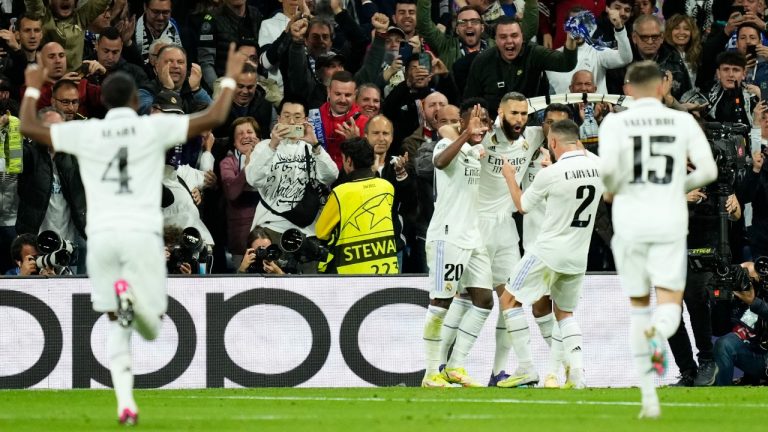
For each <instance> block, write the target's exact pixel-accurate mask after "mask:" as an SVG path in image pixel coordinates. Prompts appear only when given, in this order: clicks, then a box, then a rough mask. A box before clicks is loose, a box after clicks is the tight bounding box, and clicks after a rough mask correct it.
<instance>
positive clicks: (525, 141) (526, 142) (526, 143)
mask: <svg viewBox="0 0 768 432" xmlns="http://www.w3.org/2000/svg"><path fill="white" fill-rule="evenodd" d="M528 147H530V144H528V141H527V140H523V148H524V149H525V150H528Z"/></svg>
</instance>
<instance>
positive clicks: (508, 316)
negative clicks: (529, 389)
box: [504, 307, 533, 369]
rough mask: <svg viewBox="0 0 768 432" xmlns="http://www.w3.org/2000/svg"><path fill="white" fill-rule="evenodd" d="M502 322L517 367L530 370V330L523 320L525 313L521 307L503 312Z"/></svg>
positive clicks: (526, 322) (531, 365)
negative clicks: (507, 334) (515, 357)
mask: <svg viewBox="0 0 768 432" xmlns="http://www.w3.org/2000/svg"><path fill="white" fill-rule="evenodd" d="M504 322H505V324H506V327H507V332H508V333H509V336H510V337H511V338H512V348H513V349H514V350H515V355H516V356H517V363H518V367H519V368H524V369H532V368H533V361H532V360H531V330H530V329H529V328H528V320H526V319H525V311H524V310H523V308H522V307H516V308H511V309H507V310H505V311H504Z"/></svg>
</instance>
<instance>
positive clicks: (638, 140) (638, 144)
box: [630, 135, 675, 184]
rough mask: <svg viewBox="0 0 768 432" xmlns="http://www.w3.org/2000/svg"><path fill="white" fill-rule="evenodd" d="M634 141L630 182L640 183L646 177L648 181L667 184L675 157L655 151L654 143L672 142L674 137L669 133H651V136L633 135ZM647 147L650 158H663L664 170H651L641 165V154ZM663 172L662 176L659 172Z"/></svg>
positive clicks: (643, 181)
mask: <svg viewBox="0 0 768 432" xmlns="http://www.w3.org/2000/svg"><path fill="white" fill-rule="evenodd" d="M632 140H633V141H634V146H633V149H634V166H635V171H634V176H633V178H632V181H631V182H630V183H632V184H642V183H645V179H646V178H647V179H648V181H649V182H651V183H656V184H668V183H670V182H671V181H672V168H674V165H675V159H674V158H673V157H672V156H670V155H666V154H663V153H657V152H655V151H654V147H657V146H656V144H674V142H675V137H674V136H670V135H651V136H647V135H645V136H633V137H632ZM646 148H648V149H649V151H650V154H651V158H654V159H657V160H661V159H663V160H664V170H663V171H662V170H658V171H657V170H651V169H648V168H647V167H644V166H643V155H644V154H645V149H646ZM661 172H663V174H664V175H663V176H660V175H659V173H661Z"/></svg>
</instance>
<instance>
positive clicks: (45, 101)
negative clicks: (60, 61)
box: [21, 79, 106, 118]
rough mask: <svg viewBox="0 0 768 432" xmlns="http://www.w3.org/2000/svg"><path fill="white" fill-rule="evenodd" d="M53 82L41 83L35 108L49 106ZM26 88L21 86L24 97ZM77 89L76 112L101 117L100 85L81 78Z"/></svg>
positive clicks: (102, 111)
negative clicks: (78, 104) (78, 100)
mask: <svg viewBox="0 0 768 432" xmlns="http://www.w3.org/2000/svg"><path fill="white" fill-rule="evenodd" d="M53 84H54V83H52V82H50V81H46V82H45V84H43V88H41V89H40V99H38V100H37V109H39V110H40V109H43V108H45V107H49V106H51V98H53ZM26 90H27V86H25V85H24V86H21V97H22V98H24V92H25V91H26ZM77 90H78V92H79V93H80V106H79V108H78V110H77V112H78V113H79V114H80V115H82V116H84V117H86V118H87V117H96V118H103V117H104V114H105V113H106V109H105V108H104V105H102V104H101V86H99V85H96V84H91V83H90V82H88V80H86V79H81V80H80V83H79V84H78V85H77Z"/></svg>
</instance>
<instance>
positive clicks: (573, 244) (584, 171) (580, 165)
mask: <svg viewBox="0 0 768 432" xmlns="http://www.w3.org/2000/svg"><path fill="white" fill-rule="evenodd" d="M602 194H603V183H602V181H601V179H600V164H599V162H598V161H596V160H595V159H594V158H593V157H590V156H588V155H587V152H585V151H584V150H575V151H569V152H566V153H564V154H562V155H561V156H560V159H559V160H558V161H557V162H556V163H554V164H552V165H550V166H548V167H546V168H543V169H542V170H541V171H539V173H538V174H537V175H536V178H534V180H533V182H532V183H531V185H530V186H529V187H528V189H527V190H526V191H525V192H523V196H522V198H521V203H520V204H521V205H522V207H523V210H524V211H526V212H528V211H533V210H534V209H535V208H536V207H538V206H545V210H544V218H543V220H542V221H541V225H540V226H541V229H540V231H539V234H538V236H536V240H535V241H533V242H532V243H531V244H530V247H529V249H528V252H530V253H531V254H533V255H535V256H536V257H538V258H539V259H540V260H541V261H543V262H544V264H546V265H547V267H549V268H551V269H552V270H555V271H557V272H560V273H564V274H578V273H583V272H584V271H586V269H587V252H588V251H589V243H590V240H591V239H592V227H593V226H594V224H595V213H596V212H597V205H598V203H599V202H600V197H601V196H602Z"/></svg>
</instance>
